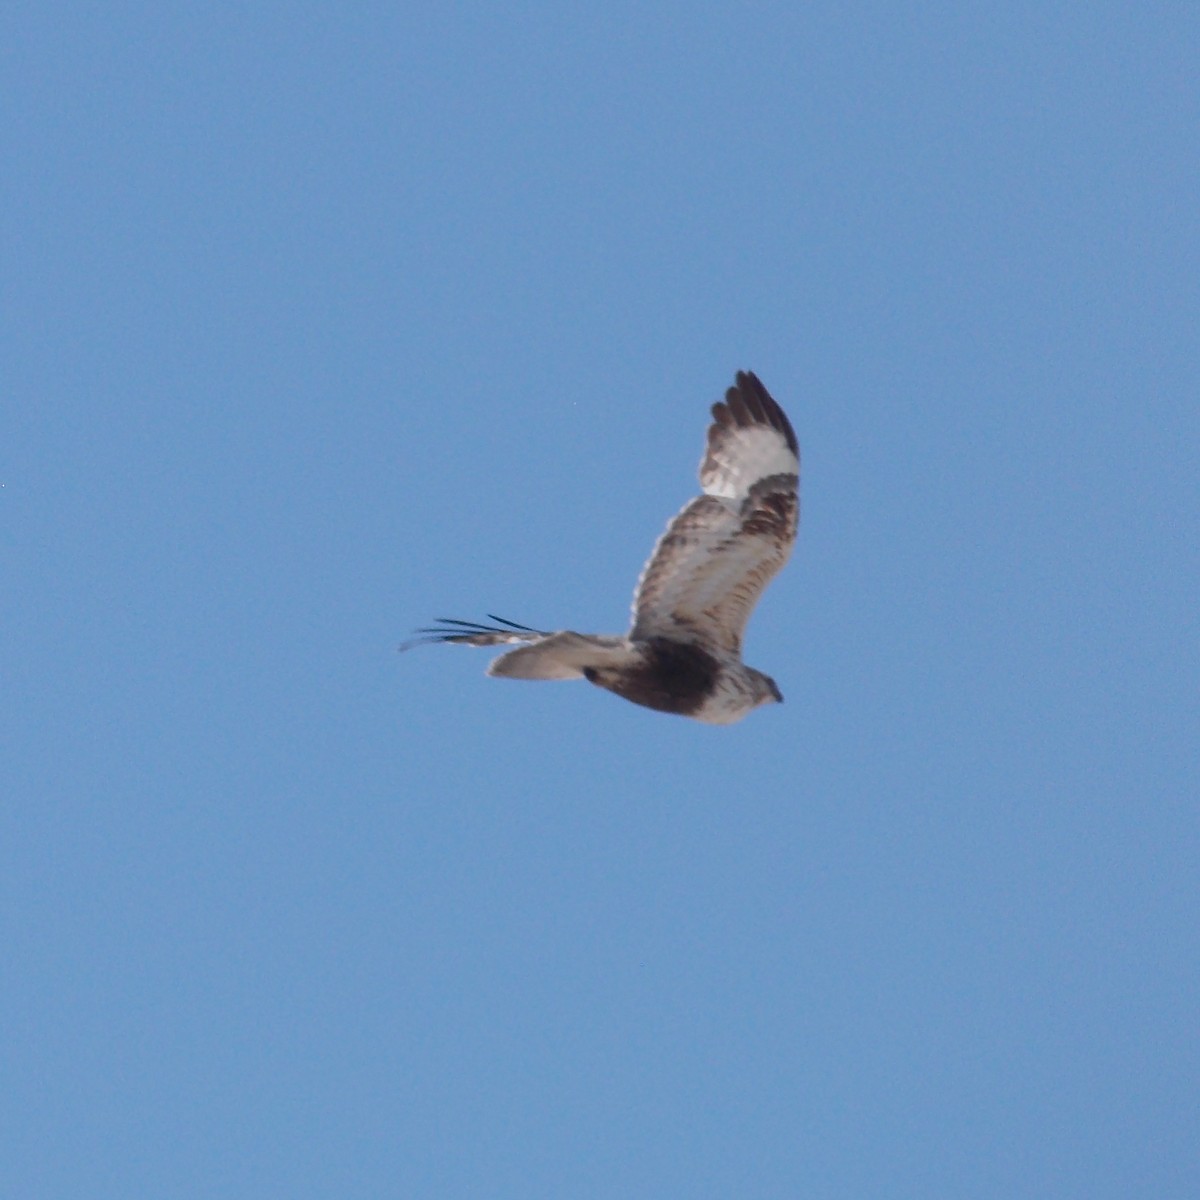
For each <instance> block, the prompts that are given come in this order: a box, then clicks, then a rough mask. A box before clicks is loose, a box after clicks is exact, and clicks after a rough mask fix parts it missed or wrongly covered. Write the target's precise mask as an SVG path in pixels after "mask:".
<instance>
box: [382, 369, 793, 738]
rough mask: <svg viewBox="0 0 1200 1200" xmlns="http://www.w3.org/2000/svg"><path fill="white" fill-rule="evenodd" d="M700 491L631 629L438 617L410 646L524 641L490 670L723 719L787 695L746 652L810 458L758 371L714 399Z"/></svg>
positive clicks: (675, 530) (670, 531)
mask: <svg viewBox="0 0 1200 1200" xmlns="http://www.w3.org/2000/svg"><path fill="white" fill-rule="evenodd" d="M712 413H713V418H714V421H713V424H712V425H711V426H710V427H709V430H708V444H707V446H706V448H705V453H704V458H703V460H702V461H701V463H700V484H701V486H702V487H703V489H704V494H703V495H701V496H697V497H696V499H695V500H693V501H692V502H691V503H690V504H688V505H687V506H686V507H685V508H684V509H683V511H682V512H680V513H679V515H678V516H676V517H675V518H674V520H672V521H671V523H670V524H669V525H668V526H667V529H666V532H665V533H664V534H663V535H662V537H661V538H659V539H658V545H656V546H655V547H654V552H653V553H652V554H651V555H650V560H649V562H647V563H646V566H645V568H644V569H643V571H642V577H641V578H640V579H639V580H638V584H637V590H636V591H635V593H634V599H633V627H632V628H631V629H630V631H629V633H628V634H627V635H626V636H625V637H600V636H596V635H594V634H589V633H573V632H571V631H569V630H565V631H561V632H558V633H548V632H544V631H542V630H538V629H530V628H529V627H528V626H526V625H517V624H515V623H514V622H512V621H506V620H504V618H503V617H494V616H493V617H491V620H492V621H494V622H496V623H495V624H494V625H479V624H476V623H475V622H473V621H456V620H452V619H450V618H439V624H438V625H437V626H435V627H432V628H429V629H422V630H419V631H418V632H419V633H420V634H421V635H423V636H420V637H417V638H414V639H413V640H412V641H410V642H407V643H405V646H404V647H402V648H405V649H406V648H407V647H408V646H413V645H417V644H420V643H425V642H455V643H459V644H462V645H467V646H498V645H505V644H509V643H513V642H520V643H525V644H524V645H522V646H521V648H520V649H518V650H510V651H508V653H507V654H502V655H501V656H500V657H499V658H497V659H496V660H495V661H494V662H492V664H491V665H490V666H489V667H488V674H489V675H504V676H506V677H508V678H510V679H586V680H588V682H589V683H594V684H596V686H597V687H602V688H606V689H607V690H608V691H610V692H615V693H616V694H617V695H618V696H623V697H624V698H625V699H626V700H632V701H633V703H634V704H643V705H645V706H646V707H647V708H656V709H658V710H659V711H660V712H669V713H680V714H682V715H683V716H685V717H694V718H695V719H696V720H698V721H707V722H710V723H711V724H714V725H728V724H731V723H732V722H734V721H739V720H741V718H742V717H744V716H745V715H746V714H747V713H748V712H750V711H751V709H754V708H757V707H758V706H759V705H760V704H770V703H773V702H776V701H780V700H782V699H783V696H782V695H780V692H779V688H778V687H776V686H775V681H774V680H773V679H771V678H770V677H769V676H767V675H764V674H763V673H762V672H761V671H756V670H755V669H754V668H753V667H748V666H746V665H745V664H744V663H743V662H742V631H743V630H744V629H745V627H746V621H747V619H748V618H749V616H750V612H751V610H752V609H753V608H754V605H755V604H756V603H757V601H758V598H759V596H760V595H761V594H762V591H763V589H764V588H765V587H766V586H767V584H768V583H769V582H770V581H771V579H772V578H773V577H774V575H775V573H776V572H777V571H778V570H779V568H780V567H782V566H783V564H784V563H785V562H786V561H787V558H788V555H789V554H790V553H791V549H792V543H793V542H794V541H795V540H796V527H797V523H798V521H799V517H800V495H799V492H800V458H799V450H798V449H797V446H796V435H795V433H794V432H793V431H792V427H791V424H790V423H789V422H788V419H787V417H786V416H785V415H784V412H783V409H782V408H780V407H779V405H778V404H776V403H775V401H774V400H773V399H772V398H771V396H770V395H769V394H768V393H767V389H766V388H765V387H763V385H762V384H761V383H760V382H759V381H758V378H757V376H755V375H754V374H753V373H752V372H749V371H739V372H738V376H737V384H736V386H734V387H731V388H730V389H729V390H728V391H727V392H726V393H725V400H724V402H723V403H718V404H714V405H713V410H712Z"/></svg>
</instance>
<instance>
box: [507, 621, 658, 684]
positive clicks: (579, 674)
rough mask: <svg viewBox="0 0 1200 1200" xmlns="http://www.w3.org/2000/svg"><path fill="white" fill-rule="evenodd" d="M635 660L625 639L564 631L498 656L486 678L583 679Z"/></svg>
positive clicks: (633, 653) (634, 653)
mask: <svg viewBox="0 0 1200 1200" xmlns="http://www.w3.org/2000/svg"><path fill="white" fill-rule="evenodd" d="M513 640H516V639H513ZM637 657H638V656H637V652H636V651H635V650H633V649H632V647H631V646H630V645H629V642H628V641H627V640H626V639H625V638H621V637H595V636H592V635H591V634H586V633H572V632H571V631H570V630H564V631H563V632H562V633H551V634H543V635H542V636H541V637H539V638H538V640H537V641H535V642H534V643H533V645H531V646H522V647H521V648H520V649H519V650H510V651H509V652H508V653H507V654H502V655H500V657H499V658H497V659H495V660H494V661H493V662H492V663H491V665H490V666H489V667H488V674H489V675H502V676H504V677H505V678H507V679H583V678H584V677H585V672H587V671H588V670H589V669H591V670H595V669H597V668H600V667H622V666H628V665H629V664H630V663H631V662H633V661H634V660H636V659H637Z"/></svg>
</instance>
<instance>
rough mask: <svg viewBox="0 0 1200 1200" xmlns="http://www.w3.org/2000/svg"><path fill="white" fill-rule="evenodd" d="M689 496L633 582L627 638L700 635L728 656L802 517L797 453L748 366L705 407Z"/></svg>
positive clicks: (789, 431)
mask: <svg viewBox="0 0 1200 1200" xmlns="http://www.w3.org/2000/svg"><path fill="white" fill-rule="evenodd" d="M712 411H713V417H714V422H713V424H712V425H711V426H710V427H709V430H708V445H707V447H706V450H705V454H704V459H703V461H702V462H701V463H700V484H701V486H702V487H703V488H704V495H702V496H697V497H696V499H695V500H693V501H692V502H691V503H690V504H688V505H687V506H686V507H685V508H684V509H683V511H682V512H680V513H679V514H678V516H676V517H675V518H674V519H673V520H672V521H671V523H670V524H669V525H668V526H667V529H666V532H665V533H664V534H663V535H662V537H661V538H659V539H658V544H657V545H656V546H655V547H654V552H653V553H652V554H651V555H650V560H649V562H647V563H646V566H645V568H644V569H643V571H642V576H641V578H640V579H639V580H638V585H637V591H636V592H635V594H634V600H633V628H632V629H631V630H630V637H631V638H635V639H637V638H652V637H668V638H674V639H676V640H689V639H694V640H699V641H704V642H708V643H710V644H712V645H714V646H717V647H719V648H720V649H722V650H724V651H726V652H728V653H731V654H735V655H740V653H741V643H742V631H743V630H744V629H745V627H746V621H747V619H748V618H749V616H750V613H751V610H752V609H753V608H754V605H755V604H756V603H757V602H758V598H759V596H760V595H762V592H763V589H764V588H765V587H766V586H767V584H768V583H769V582H770V581H771V579H772V578H773V577H774V575H775V573H776V572H777V571H778V570H779V568H780V567H782V566H783V564H784V563H785V562H786V561H787V558H788V555H789V554H790V553H791V550H792V543H793V542H794V541H795V540H796V527H797V524H798V522H799V518H800V496H799V487H800V457H799V450H798V447H797V444H796V435H795V433H794V432H793V430H792V426H791V424H790V423H789V421H788V419H787V416H786V415H785V414H784V411H783V409H781V408H780V407H779V405H778V404H776V403H775V401H774V400H773V399H772V398H771V396H770V394H769V393H768V392H767V389H766V388H765V387H763V385H762V384H761V383H760V382H759V381H758V377H757V376H756V375H754V374H753V373H752V372H748V371H739V372H738V375H737V384H736V386H735V387H731V388H730V389H729V390H728V391H727V392H726V393H725V400H724V402H723V403H719V404H715V405H713V410H712Z"/></svg>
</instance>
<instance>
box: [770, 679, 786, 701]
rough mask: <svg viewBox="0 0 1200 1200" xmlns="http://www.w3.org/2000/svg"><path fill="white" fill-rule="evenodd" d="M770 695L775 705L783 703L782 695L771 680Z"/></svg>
mask: <svg viewBox="0 0 1200 1200" xmlns="http://www.w3.org/2000/svg"><path fill="white" fill-rule="evenodd" d="M771 695H772V696H774V697H775V703H776V704H782V703H783V693H782V692H781V691H780V690H779V684H777V683H776V682H775V680H773V679H772V680H771Z"/></svg>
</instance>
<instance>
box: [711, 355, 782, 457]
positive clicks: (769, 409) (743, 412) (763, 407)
mask: <svg viewBox="0 0 1200 1200" xmlns="http://www.w3.org/2000/svg"><path fill="white" fill-rule="evenodd" d="M718 409H721V410H722V411H721V412H720V413H718V411H717V410H718ZM713 416H714V417H715V418H716V419H717V422H718V423H719V424H725V423H726V422H727V420H728V419H730V418H732V420H733V422H734V424H737V425H769V426H771V428H772V429H777V430H779V432H780V433H782V434H783V436H784V438H785V439H786V441H787V444H788V449H789V450H791V452H792V453H793V454H796V455H798V454H799V453H800V443H799V442H798V441H797V440H796V431H795V430H794V429H793V428H792V423H791V421H789V420H788V418H787V413H785V412H784V411H783V409H782V408H780V407H779V403H778V401H776V400H775V398H774V397H773V396H772V395H771V393H770V392H768V391H767V389H766V388H765V387H763V384H762V380H761V379H759V377H758V376H757V375H755V373H754V372H753V371H739V372H738V373H737V375H736V376H735V377H734V386H733V387H731V388H730V389H729V390H728V391H727V392H726V393H725V402H724V403H723V404H714V405H713Z"/></svg>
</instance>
